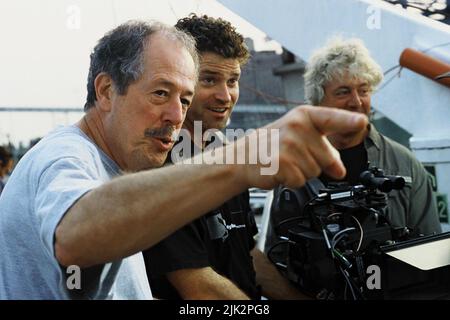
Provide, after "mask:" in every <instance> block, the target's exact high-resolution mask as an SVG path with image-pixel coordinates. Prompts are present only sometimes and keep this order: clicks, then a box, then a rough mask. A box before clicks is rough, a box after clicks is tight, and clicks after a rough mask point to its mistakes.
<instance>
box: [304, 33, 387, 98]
mask: <svg viewBox="0 0 450 320" xmlns="http://www.w3.org/2000/svg"><path fill="white" fill-rule="evenodd" d="M344 75H348V76H350V77H352V78H356V79H363V80H366V81H367V82H368V83H369V85H370V88H371V90H374V89H375V88H376V86H377V85H378V84H379V83H380V82H381V80H382V79H383V72H382V70H381V68H380V66H379V65H378V64H377V63H376V62H375V60H373V59H372V57H371V56H370V53H369V50H367V48H366V47H365V46H364V43H363V42H362V41H361V40H360V39H356V38H352V39H347V40H343V39H342V38H339V37H336V38H333V39H331V40H330V41H328V43H327V44H326V45H325V46H324V47H323V48H320V49H319V50H317V51H315V52H314V53H313V55H312V56H311V59H310V60H309V63H308V64H307V66H306V72H305V75H304V79H305V98H306V101H307V102H308V103H310V104H312V105H319V104H320V103H321V102H322V100H323V98H324V94H325V93H324V87H325V86H326V85H327V84H328V83H329V82H330V81H332V80H333V79H335V78H337V77H342V76H344Z"/></svg>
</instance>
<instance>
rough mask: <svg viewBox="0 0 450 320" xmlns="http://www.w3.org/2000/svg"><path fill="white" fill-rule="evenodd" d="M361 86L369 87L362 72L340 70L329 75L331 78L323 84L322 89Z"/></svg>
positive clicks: (368, 82) (367, 80)
mask: <svg viewBox="0 0 450 320" xmlns="http://www.w3.org/2000/svg"><path fill="white" fill-rule="evenodd" d="M363 85H367V86H370V81H369V79H368V78H367V76H365V75H364V74H363V73H362V72H361V73H360V72H355V70H349V69H341V70H336V71H334V72H332V73H331V77H330V79H329V80H328V81H326V82H325V84H324V88H326V87H330V86H332V87H336V86H348V87H360V86H363Z"/></svg>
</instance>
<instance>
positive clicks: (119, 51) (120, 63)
mask: <svg viewBox="0 0 450 320" xmlns="http://www.w3.org/2000/svg"><path fill="white" fill-rule="evenodd" d="M154 33H163V34H164V36H165V37H166V38H169V39H172V40H175V41H178V42H180V44H181V45H182V46H183V47H184V48H186V50H187V51H188V52H189V53H190V54H191V56H192V59H193V60H194V63H195V69H196V72H197V74H198V68H199V56H198V52H197V49H196V48H195V40H194V38H192V37H191V36H190V35H188V34H186V33H185V32H183V31H180V30H178V29H176V28H175V27H173V26H169V25H166V24H163V23H160V22H156V21H148V22H145V21H136V20H132V21H128V22H126V23H124V24H121V25H120V26H118V27H116V28H115V29H113V30H111V31H109V32H108V33H107V34H106V35H105V36H103V38H101V39H100V40H99V42H98V44H97V45H96V46H95V48H94V50H93V52H92V53H91V65H90V68H89V75H88V83H87V98H86V104H85V106H84V110H85V111H87V110H88V109H89V108H91V107H92V106H94V104H95V101H96V100H97V97H96V94H95V86H94V81H95V78H96V77H97V76H98V75H99V74H100V73H102V72H104V73H106V74H108V75H109V76H110V77H111V79H112V81H113V84H114V88H115V89H116V90H117V92H118V93H119V94H121V95H124V94H126V92H127V89H128V86H129V85H130V84H131V83H133V82H135V81H137V80H138V79H139V78H140V77H141V76H142V74H143V72H144V49H145V47H146V45H147V43H148V41H149V38H150V36H151V35H152V34H154Z"/></svg>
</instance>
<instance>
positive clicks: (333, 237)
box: [268, 167, 450, 300]
mask: <svg viewBox="0 0 450 320" xmlns="http://www.w3.org/2000/svg"><path fill="white" fill-rule="evenodd" d="M359 182H360V183H359V184H357V185H349V184H347V183H329V184H328V185H327V186H326V187H325V186H324V187H323V188H321V189H320V190H319V193H318V195H317V196H315V197H313V198H311V200H309V201H308V202H306V204H305V205H304V206H303V210H301V211H300V214H298V215H297V216H295V217H293V218H290V219H287V220H285V221H282V222H280V223H279V224H278V225H277V226H276V227H275V228H279V227H281V226H282V225H283V224H285V223H286V222H292V221H293V220H295V221H296V222H297V223H296V224H295V225H294V226H291V227H289V228H288V229H287V236H286V237H284V240H285V241H284V243H287V257H286V265H285V266H286V276H287V277H288V279H289V280H291V281H292V282H294V283H295V284H296V285H298V286H299V287H300V288H301V289H302V290H303V291H305V292H307V293H310V294H311V295H312V296H315V297H317V298H319V299H351V300H359V299H389V298H401V297H402V296H401V294H403V293H406V296H408V293H409V292H410V291H411V289H408V288H411V287H413V286H414V285H418V286H420V285H423V284H424V283H427V284H429V282H430V281H434V280H436V279H438V280H437V281H438V282H441V284H442V283H443V282H442V281H441V280H442V274H443V273H442V272H441V273H439V274H437V275H436V274H433V275H431V273H428V274H426V275H424V274H423V272H421V271H420V270H418V269H417V268H414V267H412V266H409V265H407V264H405V263H403V262H401V261H396V260H395V259H391V258H390V257H388V256H387V255H386V253H385V252H386V251H387V248H390V249H392V247H395V246H396V245H399V244H402V245H403V246H405V245H406V246H407V245H408V243H409V242H410V241H414V240H410V239H409V234H410V230H408V229H407V228H396V227H393V226H391V224H390V222H389V219H388V218H387V216H386V214H385V208H386V205H387V199H388V198H387V193H389V192H390V191H391V190H394V189H395V190H400V189H402V188H403V187H404V185H405V180H404V179H403V178H402V177H400V176H389V175H384V173H383V171H382V170H380V169H378V168H376V167H372V168H370V169H369V170H367V171H364V172H363V173H361V175H360V179H359ZM432 237H433V236H431V237H423V238H424V240H425V241H427V240H428V241H433V239H430V238H432ZM278 244H279V243H278ZM411 245H414V244H411ZM272 249H273V248H272ZM268 254H269V258H270V251H269V253H268ZM374 266H375V268H378V271H379V270H381V271H382V273H383V277H382V279H377V278H376V276H377V275H375V276H374V275H373V274H372V273H371V272H368V271H370V270H372V269H371V267H374ZM373 270H375V269H373ZM437 272H439V271H437ZM447 274H448V270H447ZM430 277H431V278H430ZM445 277H446V281H447V282H446V283H447V287H446V289H444V292H450V291H449V287H448V283H449V281H448V278H449V276H445ZM372 278H373V279H372ZM371 281H372V282H373V283H371ZM405 287H406V289H405ZM433 290H434V289H433ZM426 297H428V296H426ZM430 297H435V296H430Z"/></svg>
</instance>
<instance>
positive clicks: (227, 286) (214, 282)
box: [168, 267, 249, 300]
mask: <svg viewBox="0 0 450 320" xmlns="http://www.w3.org/2000/svg"><path fill="white" fill-rule="evenodd" d="M168 279H169V281H170V282H171V284H172V285H173V286H174V287H175V288H176V289H177V291H178V293H179V294H180V296H181V297H182V298H183V299H185V300H249V297H248V296H247V295H246V294H245V293H244V292H242V290H241V289H239V288H238V287H237V286H236V285H235V284H234V283H233V282H231V281H230V280H229V279H227V278H225V277H224V276H222V275H220V274H218V273H217V272H215V271H214V270H213V269H212V268H210V267H206V268H199V269H184V270H178V271H175V272H171V273H169V274H168Z"/></svg>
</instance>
